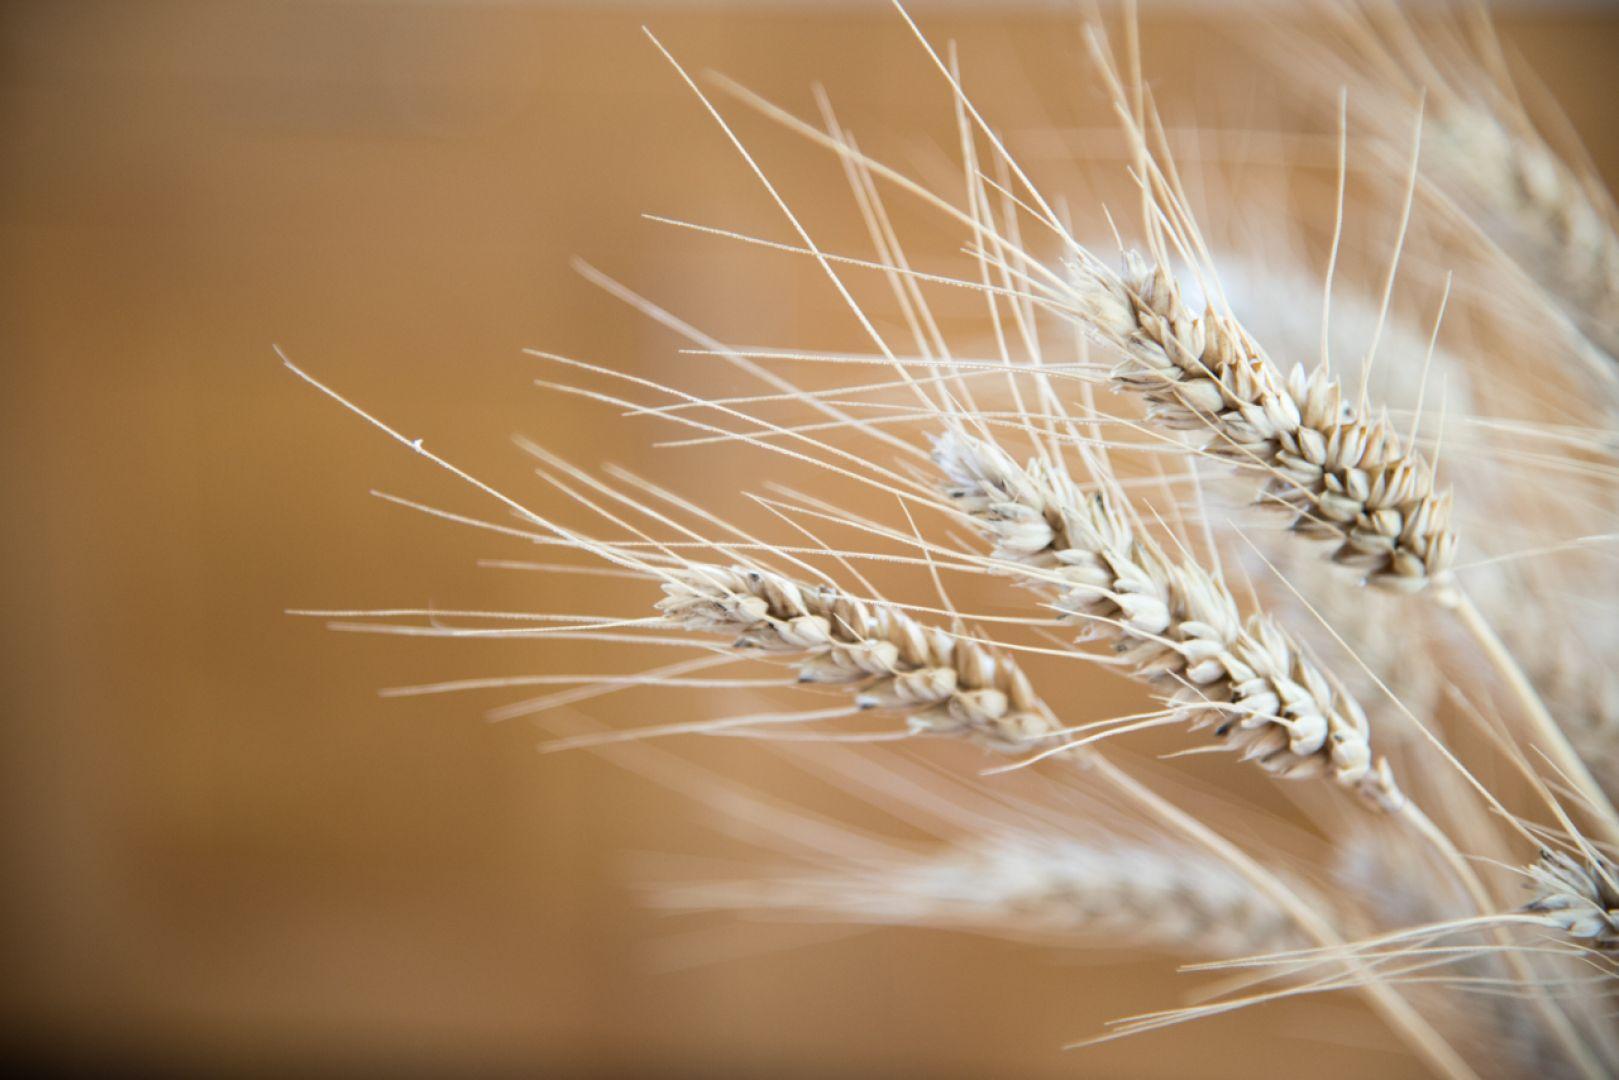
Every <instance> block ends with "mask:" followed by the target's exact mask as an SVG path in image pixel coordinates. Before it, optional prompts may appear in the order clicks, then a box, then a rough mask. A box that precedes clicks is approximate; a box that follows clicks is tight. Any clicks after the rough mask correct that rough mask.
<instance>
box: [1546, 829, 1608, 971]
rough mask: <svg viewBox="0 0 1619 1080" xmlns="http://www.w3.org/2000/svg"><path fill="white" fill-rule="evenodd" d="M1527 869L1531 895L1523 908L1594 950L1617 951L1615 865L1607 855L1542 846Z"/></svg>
mask: <svg viewBox="0 0 1619 1080" xmlns="http://www.w3.org/2000/svg"><path fill="white" fill-rule="evenodd" d="M1528 873H1529V876H1530V878H1531V880H1532V881H1533V882H1534V885H1535V898H1534V899H1533V900H1531V901H1530V902H1529V903H1528V904H1526V905H1525V906H1524V910H1525V911H1528V912H1532V913H1534V914H1536V915H1539V916H1541V920H1542V921H1543V922H1544V924H1545V925H1547V926H1549V927H1552V928H1553V929H1555V930H1559V931H1561V932H1562V933H1564V934H1567V935H1568V936H1569V937H1571V938H1573V939H1574V940H1576V941H1578V942H1581V943H1583V944H1586V945H1588V946H1589V947H1590V948H1592V949H1596V950H1598V951H1600V952H1603V953H1609V954H1613V953H1619V867H1616V866H1615V865H1614V863H1613V861H1612V860H1611V859H1608V858H1606V857H1604V856H1603V855H1601V854H1600V853H1596V852H1591V853H1589V854H1588V856H1587V857H1586V858H1585V859H1583V860H1582V859H1576V858H1574V857H1573V856H1570V855H1567V854H1565V853H1563V852H1560V851H1543V852H1541V855H1540V861H1539V862H1538V863H1536V864H1535V865H1533V866H1531V867H1529V870H1528Z"/></svg>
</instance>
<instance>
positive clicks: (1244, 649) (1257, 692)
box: [933, 430, 1405, 811]
mask: <svg viewBox="0 0 1619 1080" xmlns="http://www.w3.org/2000/svg"><path fill="white" fill-rule="evenodd" d="M933 456H934V460H935V461H936V462H937V463H938V464H939V467H940V469H941V470H942V471H943V472H944V474H945V475H946V476H947V477H948V478H949V484H948V486H947V487H946V488H945V495H946V497H947V498H948V499H949V501H950V503H951V505H953V506H954V507H955V508H956V509H957V510H959V511H961V512H962V513H964V514H966V515H968V516H969V517H970V518H971V519H972V520H973V521H974V522H975V523H976V524H977V526H978V527H979V529H980V530H981V531H982V532H983V533H984V534H985V535H986V536H988V537H989V538H990V539H991V540H992V542H993V544H994V552H993V555H994V557H995V558H996V559H997V560H999V561H1000V562H1002V563H1003V564H1006V565H1010V566H1012V567H1014V568H1018V567H1023V568H1028V569H1029V570H1032V571H1035V573H1034V574H1032V575H1031V576H1030V577H1029V578H1028V580H1029V581H1030V583H1040V584H1045V585H1048V586H1053V587H1055V589H1056V591H1057V597H1056V601H1055V604H1056V607H1057V609H1058V611H1060V612H1061V613H1062V614H1063V615H1064V616H1066V617H1068V618H1070V619H1072V620H1074V621H1077V622H1078V623H1080V625H1081V626H1082V628H1083V631H1082V633H1083V636H1082V638H1081V640H1085V639H1094V638H1109V639H1111V640H1112V641H1113V642H1114V645H1115V648H1116V649H1117V650H1118V652H1119V653H1120V654H1121V655H1122V656H1123V657H1124V658H1125V659H1126V660H1127V661H1128V666H1129V670H1130V671H1131V672H1132V673H1133V674H1134V675H1135V677H1137V678H1139V679H1142V680H1145V681H1148V682H1151V683H1154V684H1156V685H1159V686H1165V687H1169V688H1171V691H1172V701H1173V703H1174V705H1175V707H1176V708H1177V709H1178V710H1179V711H1180V712H1181V713H1182V714H1184V716H1185V718H1186V719H1187V720H1188V721H1189V722H1190V723H1191V724H1192V725H1193V726H1194V727H1207V726H1211V725H1212V726H1214V727H1215V731H1216V733H1217V734H1218V735H1220V736H1221V737H1223V738H1225V739H1227V741H1228V742H1229V743H1230V745H1231V746H1232V747H1233V748H1234V749H1236V750H1237V751H1239V752H1240V753H1241V754H1242V756H1243V757H1244V758H1245V759H1248V760H1253V761H1255V762H1257V763H1258V764H1259V765H1260V766H1261V767H1262V768H1264V769H1265V770H1267V771H1268V772H1271V773H1273V774H1275V775H1277V776H1281V777H1287V778H1307V777H1315V776H1321V775H1325V774H1330V775H1331V776H1332V777H1333V779H1334V780H1336V781H1337V782H1338V783H1340V784H1342V785H1344V786H1345V787H1348V788H1350V789H1352V790H1354V791H1355V792H1356V793H1358V794H1359V795H1360V796H1361V797H1362V798H1365V799H1366V800H1367V801H1369V802H1370V803H1371V804H1372V805H1374V806H1377V807H1378V808H1380V809H1382V810H1387V811H1395V810H1398V809H1400V807H1401V806H1403V805H1404V802H1405V800H1404V796H1403V795H1402V794H1401V792H1400V789H1399V787H1398V786H1397V785H1396V784H1395V782H1394V778H1393V774H1392V772H1391V771H1390V769H1389V767H1388V762H1387V760H1386V759H1379V760H1377V761H1375V762H1374V761H1373V759H1372V752H1371V745H1370V735H1369V725H1368V723H1367V720H1366V714H1365V713H1364V712H1363V711H1362V710H1361V708H1360V706H1359V705H1358V704H1356V703H1355V701H1354V699H1353V698H1351V697H1350V696H1349V695H1348V694H1347V693H1345V692H1344V691H1343V690H1342V689H1341V688H1340V687H1339V686H1338V685H1337V684H1336V683H1335V682H1334V681H1333V680H1332V679H1331V678H1329V677H1328V676H1327V674H1326V673H1325V672H1323V671H1322V670H1321V669H1320V668H1319V667H1317V666H1316V665H1315V664H1314V663H1312V662H1311V661H1310V659H1309V658H1308V657H1306V656H1305V655H1304V653H1303V651H1302V650H1301V649H1300V648H1299V647H1298V646H1297V645H1296V644H1294V642H1293V641H1292V639H1291V638H1290V637H1289V636H1288V635H1287V634H1286V632H1285V631H1283V630H1282V629H1281V628H1280V627H1279V626H1277V625H1276V624H1275V623H1274V622H1272V621H1271V620H1269V619H1267V618H1265V617H1264V616H1263V615H1254V616H1251V617H1250V618H1248V619H1247V620H1244V619H1243V618H1242V616H1241V614H1240V613H1239V610H1238V608H1237V603H1236V601H1235V600H1234V599H1233V598H1232V596H1231V593H1230V592H1229V590H1227V588H1226V586H1225V585H1224V583H1223V582H1221V581H1220V580H1219V579H1218V578H1217V577H1216V576H1214V575H1213V574H1210V573H1209V572H1208V571H1207V570H1205V569H1204V568H1203V567H1202V566H1200V565H1198V564H1197V563H1196V562H1195V561H1193V560H1191V559H1172V558H1170V557H1169V556H1168V555H1167V554H1166V553H1165V552H1164V551H1163V550H1162V549H1161V548H1160V547H1159V546H1158V545H1157V544H1155V543H1153V542H1151V541H1150V540H1148V539H1147V538H1145V537H1143V536H1140V535H1138V534H1137V532H1136V531H1135V530H1134V529H1133V528H1132V527H1131V524H1130V522H1129V520H1128V519H1127V518H1126V516H1125V515H1124V514H1123V513H1122V512H1121V511H1120V509H1119V507H1118V506H1117V504H1116V503H1115V502H1114V500H1113V499H1112V498H1111V497H1110V496H1109V495H1108V493H1107V491H1106V490H1105V489H1097V490H1094V491H1090V492H1086V493H1082V492H1080V491H1079V489H1078V488H1077V487H1076V485H1075V484H1074V483H1073V481H1072V480H1071V479H1070V478H1069V477H1068V476H1067V474H1066V473H1065V472H1064V471H1063V470H1062V469H1061V468H1060V467H1059V466H1056V465H1052V464H1049V463H1045V462H1041V461H1039V460H1035V461H1032V462H1031V463H1030V464H1029V465H1028V466H1020V465H1018V463H1017V461H1016V460H1015V459H1013V458H1012V456H1011V455H1009V454H1008V453H1006V451H1004V450H1002V449H1001V448H1000V447H999V446H997V445H995V444H994V443H991V442H989V441H987V440H984V439H979V438H976V437H974V436H971V435H968V434H967V433H965V432H964V431H961V430H951V431H949V432H947V433H946V434H945V435H943V436H941V437H939V438H938V439H936V440H935V442H934V455H933Z"/></svg>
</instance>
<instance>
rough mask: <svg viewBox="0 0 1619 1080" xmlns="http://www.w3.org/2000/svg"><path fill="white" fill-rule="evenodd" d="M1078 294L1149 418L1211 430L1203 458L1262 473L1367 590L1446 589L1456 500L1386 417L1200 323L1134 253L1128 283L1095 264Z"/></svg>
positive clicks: (1120, 379)
mask: <svg viewBox="0 0 1619 1080" xmlns="http://www.w3.org/2000/svg"><path fill="white" fill-rule="evenodd" d="M1073 290H1074V292H1073V296H1074V306H1075V308H1076V310H1077V313H1078V314H1079V315H1080V317H1081V318H1082V319H1083V320H1084V322H1085V323H1086V324H1087V325H1089V326H1090V327H1092V328H1093V329H1094V330H1095V331H1097V332H1098V333H1099V334H1100V335H1101V336H1102V337H1103V338H1104V339H1105V340H1106V341H1107V342H1108V343H1109V344H1111V345H1113V346H1114V347H1115V348H1117V349H1118V350H1119V351H1120V352H1121V354H1122V355H1123V358H1124V359H1123V362H1122V363H1121V364H1120V365H1119V366H1118V368H1117V369H1116V370H1115V372H1114V380H1115V382H1116V384H1117V385H1118V386H1120V387H1122V388H1124V389H1125V390H1127V391H1131V392H1135V393H1139V394H1141V395H1143V396H1144V397H1145V398H1146V400H1147V402H1148V413H1149V416H1150V417H1151V418H1152V419H1154V420H1156V421H1158V422H1159V423H1161V424H1163V425H1165V426H1167V427H1169V428H1172V429H1175V430H1177V431H1182V432H1207V433H1208V435H1209V441H1208V443H1207V445H1206V446H1205V448H1204V450H1205V452H1206V453H1208V454H1211V455H1213V456H1215V457H1219V458H1222V459H1225V460H1228V461H1231V462H1234V463H1235V464H1237V465H1239V466H1243V467H1252V468H1258V469H1263V470H1264V471H1265V472H1266V473H1268V474H1269V479H1268V480H1267V482H1266V484H1265V486H1264V488H1263V490H1262V491H1261V493H1260V496H1259V498H1260V501H1261V502H1262V503H1264V504H1268V505H1272V506H1278V507H1282V508H1285V509H1286V510H1288V511H1290V512H1291V513H1292V514H1293V515H1294V517H1293V527H1294V528H1295V529H1296V530H1297V531H1299V532H1301V533H1303V534H1305V535H1306V536H1312V537H1319V538H1322V539H1327V540H1332V541H1334V542H1335V543H1336V545H1337V546H1336V548H1335V549H1334V551H1333V553H1332V557H1333V559H1334V560H1336V561H1337V562H1340V563H1343V564H1345V565H1349V566H1353V567H1355V568H1357V569H1359V570H1360V571H1361V572H1362V573H1363V574H1364V576H1365V578H1366V580H1367V581H1369V582H1371V583H1373V584H1376V585H1380V586H1384V587H1387V588H1393V589H1398V590H1400V591H1404V592H1417V591H1420V590H1422V589H1425V588H1428V587H1429V586H1431V585H1440V586H1443V585H1445V584H1447V583H1448V581H1449V580H1450V573H1449V568H1450V565H1451V563H1452V561H1453V558H1454V555H1455V551H1456V536H1455V534H1454V533H1453V532H1451V530H1450V529H1449V528H1448V522H1449V518H1450V505H1451V499H1450V494H1449V492H1448V491H1439V490H1437V489H1436V487H1435V484H1434V476H1433V470H1432V469H1431V468H1430V467H1429V465H1428V463H1427V462H1426V461H1425V460H1424V459H1423V458H1422V457H1421V455H1419V454H1416V453H1414V452H1412V451H1411V450H1409V449H1407V448H1406V447H1405V446H1404V445H1403V443H1402V441H1401V439H1400V437H1399V436H1398V435H1397V434H1396V433H1395V432H1394V430H1393V428H1392V427H1391V426H1390V424H1389V422H1388V419H1387V417H1385V416H1378V417H1376V418H1367V417H1366V416H1364V415H1363V414H1362V411H1361V409H1359V408H1358V407H1357V406H1356V405H1355V404H1354V403H1352V402H1350V401H1348V400H1346V398H1345V396H1344V393H1343V390H1342V388H1341V387H1340V385H1339V383H1338V381H1337V380H1336V379H1334V378H1333V377H1332V375H1331V374H1330V373H1329V372H1328V371H1327V370H1326V369H1325V368H1321V367H1318V368H1316V369H1315V370H1314V371H1311V372H1306V371H1305V369H1304V368H1303V367H1302V366H1296V367H1294V368H1293V369H1292V371H1291V372H1290V373H1288V374H1286V375H1284V374H1283V373H1282V371H1281V369H1279V368H1278V367H1277V366H1276V364H1275V362H1274V361H1272V360H1271V359H1270V358H1269V357H1268V356H1267V355H1266V354H1265V352H1264V351H1263V350H1262V349H1261V348H1260V347H1259V345H1258V343H1257V342H1255V341H1254V340H1253V338H1252V337H1250V336H1249V335H1248V333H1247V331H1246V330H1244V329H1243V327H1242V325H1241V324H1240V323H1238V322H1237V321H1236V320H1235V319H1234V318H1231V317H1230V316H1227V315H1223V314H1221V313H1219V312H1217V311H1215V310H1213V309H1210V310H1208V311H1206V312H1205V313H1204V314H1203V315H1202V316H1199V315H1197V314H1196V313H1194V312H1193V311H1192V310H1191V309H1190V308H1189V307H1188V306H1187V305H1186V304H1185V303H1184V302H1183V300H1182V293H1181V288H1180V286H1179V284H1178V282H1177V281H1176V280H1175V277H1174V275H1173V274H1172V273H1171V272H1170V270H1169V269H1168V268H1167V267H1165V266H1164V265H1162V264H1161V263H1149V262H1148V261H1147V260H1146V259H1144V258H1143V257H1142V256H1140V255H1139V254H1137V253H1135V252H1130V253H1128V254H1127V256H1126V259H1125V271H1124V273H1123V275H1119V274H1115V273H1113V272H1111V271H1109V270H1107V269H1106V268H1105V267H1103V266H1102V265H1101V264H1100V263H1099V262H1097V261H1096V260H1095V259H1094V258H1091V257H1089V256H1086V257H1085V258H1083V259H1082V260H1081V261H1080V262H1079V263H1078V264H1077V268H1076V271H1075V273H1074V276H1073Z"/></svg>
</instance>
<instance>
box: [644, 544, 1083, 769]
mask: <svg viewBox="0 0 1619 1080" xmlns="http://www.w3.org/2000/svg"><path fill="white" fill-rule="evenodd" d="M663 590H664V599H663V600H662V601H661V602H660V603H659V604H658V610H659V611H661V612H662V613H663V615H664V617H665V618H667V619H669V620H670V621H671V622H674V623H677V624H678V625H680V626H681V627H683V628H685V629H687V630H694V631H697V632H700V633H725V634H735V635H737V636H736V638H735V641H734V645H735V647H736V648H739V649H759V650H762V651H764V652H770V653H794V654H800V655H801V657H802V658H801V659H800V660H799V661H798V662H797V665H796V666H797V670H798V681H799V682H800V683H823V684H832V685H839V686H853V687H857V688H858V692H857V695H856V698H855V703H856V704H857V705H858V706H859V707H860V708H862V709H876V708H883V709H893V710H897V711H898V712H900V713H902V714H903V715H904V716H905V717H906V719H907V721H908V723H909V724H910V726H911V728H912V730H914V731H916V732H918V733H923V732H926V733H933V734H946V735H970V736H972V737H974V738H976V739H978V740H979V741H981V742H984V743H986V744H988V745H991V746H995V747H1000V748H1026V747H1027V746H1029V745H1030V744H1032V743H1035V742H1038V741H1039V740H1042V739H1045V738H1049V737H1051V736H1053V735H1055V734H1056V733H1057V732H1058V731H1060V730H1061V729H1060V727H1059V725H1058V723H1057V721H1056V720H1055V719H1054V718H1053V717H1052V715H1051V713H1050V711H1049V710H1048V709H1047V708H1046V707H1045V705H1044V704H1042V703H1041V702H1040V700H1039V699H1038V698H1036V697H1035V695H1034V690H1033V688H1032V687H1030V685H1029V681H1028V679H1027V678H1026V677H1025V676H1024V674H1023V672H1022V671H1021V670H1019V668H1018V667H1017V665H1016V664H1014V663H1013V662H1012V661H1011V660H1009V659H1008V658H1006V657H1005V656H1003V655H1001V654H1000V653H999V652H998V651H997V650H994V649H990V648H987V647H985V646H983V645H980V644H979V643H977V642H975V641H971V640H968V639H966V638H963V637H960V636H956V635H951V634H948V633H945V632H944V631H942V630H940V629H938V628H937V627H931V626H925V625H923V624H922V623H920V622H918V621H917V620H916V619H913V618H912V617H911V616H909V615H907V614H906V613H904V612H903V611H900V610H899V609H898V608H894V607H891V606H889V605H886V604H875V603H869V602H866V601H863V600H857V599H854V598H851V597H849V596H846V595H844V594H843V593H841V592H839V591H838V590H836V589H833V588H831V587H830V586H825V585H819V586H817V585H808V584H800V583H798V582H795V581H793V580H791V579H790V578H787V577H784V576H782V575H780V574H777V573H774V572H772V571H769V570H762V569H755V568H750V567H720V566H709V565H691V566H687V567H683V568H681V569H679V570H675V571H673V572H671V573H670V574H669V576H668V579H667V580H666V581H665V582H664V586H663Z"/></svg>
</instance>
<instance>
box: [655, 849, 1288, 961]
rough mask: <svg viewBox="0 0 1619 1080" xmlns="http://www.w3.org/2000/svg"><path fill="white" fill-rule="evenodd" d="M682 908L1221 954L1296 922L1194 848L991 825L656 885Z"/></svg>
mask: <svg viewBox="0 0 1619 1080" xmlns="http://www.w3.org/2000/svg"><path fill="white" fill-rule="evenodd" d="M655 894H656V897H657V902H658V903H659V904H660V905H662V906H664V907H671V908H680V909H685V910H712V909H718V908H728V909H737V910H751V911H764V910H777V911H810V912H814V913H815V915H816V916H817V917H824V916H832V917H835V918H843V919H847V920H849V921H851V922H861V923H868V924H877V925H895V924H898V925H908V926H933V927H941V928H946V929H960V930H971V931H974V932H976V933H981V934H987V935H990V936H995V937H1006V938H1013V939H1018V940H1028V939H1038V940H1042V941H1058V942H1065V943H1072V944H1076V945H1085V944H1090V945H1095V944H1097V943H1103V944H1108V945H1117V944H1132V945H1147V946H1154V947H1158V948H1171V949H1174V950H1175V951H1176V952H1190V953H1193V954H1195V955H1198V956H1208V957H1227V956H1245V955H1251V954H1256V953H1264V952H1274V951H1280V950H1283V949H1288V948H1291V947H1294V946H1296V945H1297V944H1298V942H1299V935H1298V931H1297V930H1296V929H1295V928H1294V926H1293V924H1292V921H1291V920H1290V919H1288V918H1287V917H1286V916H1285V915H1284V914H1283V913H1282V912H1281V910H1280V909H1279V908H1277V906H1276V905H1275V904H1274V903H1272V902H1271V901H1270V900H1269V899H1268V898H1267V897H1266V896H1264V894H1262V893H1260V892H1259V891H1258V890H1256V889H1255V888H1254V887H1253V886H1252V885H1251V884H1250V883H1249V882H1247V881H1246V880H1244V879H1243V878H1242V877H1240V876H1238V875H1236V874H1234V873H1233V872H1232V871H1231V870H1230V869H1229V868H1227V867H1226V866H1224V865H1222V864H1220V863H1217V862H1215V861H1214V860H1212V859H1211V858H1210V857H1209V856H1207V855H1204V854H1202V853H1200V852H1195V851H1189V850H1178V849H1176V848H1175V847H1173V846H1166V845H1164V844H1162V843H1159V844H1153V845H1145V844H1126V843H1123V842H1106V843H1102V844H1097V843H1088V842H1079V841H1072V840H1052V839H1050V838H1048V837H1044V836H1041V835H1038V834H1036V833H1027V834H1014V833H1008V832H999V831H998V832H996V833H995V835H994V836H993V838H992V839H990V840H986V841H974V842H972V843H967V844H955V845H945V846H943V847H941V848H939V849H938V850H935V851H929V852H926V853H919V854H914V855H906V856H902V857H899V858H897V859H895V860H893V861H880V862H878V863H877V864H875V865H871V864H867V863H864V862H862V863H858V864H855V865H851V866H850V867H848V868H847V869H838V870H834V871H832V872H830V873H827V872H821V873H816V874H809V875H806V874H786V875H783V876H780V877H771V878H766V879H761V880H751V881H741V882H698V883H692V884H680V885H662V886H658V887H657V888H656V892H655Z"/></svg>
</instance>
